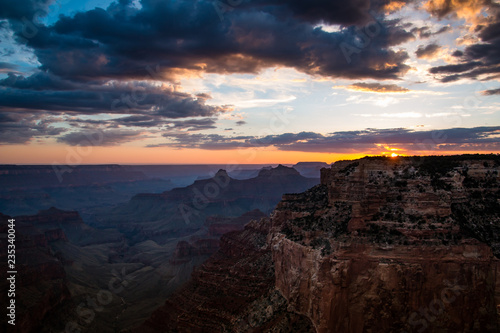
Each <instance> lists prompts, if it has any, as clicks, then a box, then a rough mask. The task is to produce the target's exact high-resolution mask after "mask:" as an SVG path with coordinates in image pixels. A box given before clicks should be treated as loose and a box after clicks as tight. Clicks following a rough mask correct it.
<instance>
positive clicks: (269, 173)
mask: <svg viewBox="0 0 500 333" xmlns="http://www.w3.org/2000/svg"><path fill="white" fill-rule="evenodd" d="M283 176H300V173H299V172H298V171H297V170H295V169H294V168H292V167H287V166H284V165H282V164H280V165H278V166H277V167H276V168H271V169H262V170H260V172H259V175H258V177H283Z"/></svg>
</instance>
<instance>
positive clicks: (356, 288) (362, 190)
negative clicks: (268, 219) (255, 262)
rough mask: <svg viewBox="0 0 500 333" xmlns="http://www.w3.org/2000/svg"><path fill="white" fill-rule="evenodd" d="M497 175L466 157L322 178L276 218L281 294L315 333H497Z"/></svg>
mask: <svg viewBox="0 0 500 333" xmlns="http://www.w3.org/2000/svg"><path fill="white" fill-rule="evenodd" d="M499 166H500V163H499V158H498V157H497V156H493V157H491V158H489V157H488V156H486V157H484V156H483V157H477V156H473V157H467V156H463V157H426V158H425V159H414V158H395V159H389V158H364V159H361V160H357V161H344V162H338V163H335V164H334V165H333V166H332V168H331V169H323V170H322V181H321V183H322V185H321V186H318V187H316V188H313V189H312V190H310V191H308V192H305V193H303V194H300V195H289V196H286V197H285V198H284V200H283V201H282V202H281V203H280V205H279V206H278V208H277V209H276V211H275V213H274V216H273V229H274V231H273V233H272V244H273V246H272V252H273V260H274V263H275V267H276V287H277V288H278V290H280V291H281V292H282V294H283V295H284V297H285V298H286V299H287V300H288V302H289V303H290V306H291V307H292V308H293V309H294V310H295V311H297V312H298V313H301V314H304V315H306V316H308V317H309V318H310V319H311V321H312V322H313V324H314V326H315V328H316V331H317V332H368V331H374V332H390V331H394V332H400V331H405V330H406V331H409V332H424V331H427V332H439V331H450V330H451V331H456V332H465V331H467V332H497V331H498V329H499V326H498V314H497V310H496V305H497V304H500V298H498V295H499V291H500V290H499V289H498V279H500V275H499V274H498V272H499V268H500V266H499V260H498V259H497V258H496V257H495V256H494V253H496V254H497V256H498V250H497V248H496V247H495V246H496V245H497V244H498V243H497V242H498V238H497V237H498V236H496V232H495V231H496V230H498V229H497V228H498V226H499V219H498V214H499V213H500V209H498V208H499V205H498V201H499V198H500V196H499V191H498V181H499V179H500V178H499V175H498V169H499ZM472 170H473V171H472ZM471 171H472V172H471ZM471 184H473V186H471ZM475 198H476V199H475ZM479 207H482V208H483V211H482V213H481V214H480V215H479V216H477V215H476V213H478V212H479ZM488 244H489V245H488Z"/></svg>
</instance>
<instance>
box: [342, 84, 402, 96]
mask: <svg viewBox="0 0 500 333" xmlns="http://www.w3.org/2000/svg"><path fill="white" fill-rule="evenodd" d="M347 89H348V90H353V91H363V92H374V93H385V94H387V93H407V92H409V91H410V90H409V89H407V88H404V87H400V86H398V85H396V84H380V83H366V82H358V83H353V84H351V85H349V86H348V87H347Z"/></svg>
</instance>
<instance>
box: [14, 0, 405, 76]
mask: <svg viewBox="0 0 500 333" xmlns="http://www.w3.org/2000/svg"><path fill="white" fill-rule="evenodd" d="M213 4H214V3H213V1H211V0H210V1H209V0H195V1H177V2H173V1H168V2H167V1H165V2H158V1H143V3H142V7H141V8H140V9H137V8H134V7H132V6H131V5H130V3H129V2H127V1H122V2H120V3H113V4H111V5H110V6H109V7H108V8H107V9H106V10H104V9H101V8H95V9H93V10H90V11H87V12H79V13H76V14H75V15H74V16H73V17H68V16H61V17H60V18H59V20H58V21H57V22H55V23H54V25H52V26H40V27H39V28H38V32H37V34H36V36H34V37H33V38H30V39H28V40H27V41H26V43H27V46H29V47H31V48H32V49H33V51H34V53H35V55H36V56H37V59H38V61H39V62H40V63H41V68H42V69H44V70H48V71H50V72H51V73H53V74H55V75H57V76H60V77H63V78H66V79H71V80H78V81H89V80H109V79H125V78H126V79H151V77H153V78H158V79H162V80H171V81H175V80H176V78H177V77H178V76H179V75H186V74H189V73H191V74H192V75H197V74H196V73H220V74H227V73H257V72H259V71H261V70H262V69H264V68H268V67H275V66H286V67H293V68H295V69H297V70H299V71H301V72H304V73H308V74H314V75H322V76H330V77H345V78H378V79H386V78H393V79H394V78H398V77H400V76H402V75H404V74H405V73H406V72H407V71H408V70H409V66H407V65H405V64H404V62H405V61H406V59H408V56H407V54H406V52H404V51H394V50H392V49H391V47H392V46H395V45H398V44H400V43H402V42H404V41H407V40H409V39H411V38H413V34H412V33H410V32H407V31H406V30H405V29H404V28H403V27H402V26H401V25H399V23H398V21H394V20H384V18H383V16H381V15H380V16H379V17H377V15H378V14H376V11H375V12H371V13H370V9H371V8H370V1H368V0H352V1H340V0H335V1H326V0H323V1H312V2H305V1H299V0H296V1H278V0H275V1H273V0H269V1H266V0H262V1H251V2H248V3H245V4H242V5H240V6H239V7H238V10H233V11H228V12H225V13H224V21H223V22H221V21H220V19H219V17H218V15H217V12H216V11H215V9H214V5H213ZM373 6H374V8H375V10H377V9H378V7H380V6H378V7H377V6H375V5H373ZM372 15H375V16H372ZM179 17H182V18H183V19H182V20H179V19H177V18H179ZM319 21H321V22H329V23H332V24H357V23H360V24H361V23H362V22H363V23H366V24H368V25H367V26H366V27H364V26H362V25H361V26H360V27H361V30H359V29H358V30H357V29H356V28H355V27H354V26H349V27H348V28H347V29H343V30H342V31H338V32H335V33H328V32H326V31H322V30H321V29H319V28H315V27H316V22H319ZM13 26H14V27H15V25H13ZM17 29H18V31H17V33H18V34H20V30H19V29H21V27H17ZM366 29H372V30H373V31H374V32H372V33H368V39H367V37H366V36H365V35H366V34H367V33H366V32H365V33H363V34H362V35H360V33H359V31H363V30H366ZM341 45H343V46H341ZM368 46H369V47H368ZM346 48H347V51H346ZM346 52H347V53H346ZM351 52H352V54H351ZM346 54H347V55H348V56H346ZM349 60H350V61H349ZM157 65H158V70H156V68H157ZM153 68H154V69H153Z"/></svg>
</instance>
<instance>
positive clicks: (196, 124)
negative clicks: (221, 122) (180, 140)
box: [168, 118, 217, 131]
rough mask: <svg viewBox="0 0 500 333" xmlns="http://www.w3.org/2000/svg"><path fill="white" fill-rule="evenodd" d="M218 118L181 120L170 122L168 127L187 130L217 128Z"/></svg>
mask: <svg viewBox="0 0 500 333" xmlns="http://www.w3.org/2000/svg"><path fill="white" fill-rule="evenodd" d="M215 124H216V119H213V118H204V119H189V120H180V121H171V122H169V127H168V129H185V130H187V131H201V130H206V129H213V128H217V126H215Z"/></svg>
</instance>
